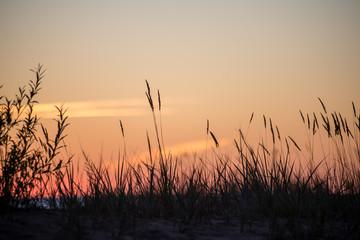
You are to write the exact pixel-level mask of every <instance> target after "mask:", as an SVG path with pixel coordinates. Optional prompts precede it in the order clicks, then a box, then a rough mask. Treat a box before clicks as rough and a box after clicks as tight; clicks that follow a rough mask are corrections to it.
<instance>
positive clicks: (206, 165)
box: [1, 68, 360, 239]
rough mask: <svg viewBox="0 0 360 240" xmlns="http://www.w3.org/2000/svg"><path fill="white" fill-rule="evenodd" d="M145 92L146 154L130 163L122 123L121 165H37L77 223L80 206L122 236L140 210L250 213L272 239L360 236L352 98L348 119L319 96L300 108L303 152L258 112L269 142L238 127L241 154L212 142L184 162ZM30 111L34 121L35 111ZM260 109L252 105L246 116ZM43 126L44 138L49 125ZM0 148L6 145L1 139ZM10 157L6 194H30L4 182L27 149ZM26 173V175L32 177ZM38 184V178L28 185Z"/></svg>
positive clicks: (234, 216) (183, 221)
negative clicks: (311, 108) (309, 108)
mask: <svg viewBox="0 0 360 240" xmlns="http://www.w3.org/2000/svg"><path fill="white" fill-rule="evenodd" d="M40 70H41V68H39V71H40ZM37 76H42V74H37ZM35 86H36V85H35ZM34 89H36V87H34ZM146 90H147V91H146V97H147V100H148V102H149V105H150V110H151V113H152V115H153V121H154V129H155V133H156V143H155V145H156V148H153V147H152V143H151V141H150V139H149V137H148V136H147V142H148V153H149V156H148V158H146V159H141V160H140V161H138V162H135V163H134V162H131V160H130V159H128V158H127V156H126V149H125V148H126V147H125V146H126V145H125V136H124V127H123V123H122V122H121V121H120V128H121V132H122V136H123V139H124V151H123V155H120V154H119V157H118V160H117V164H116V166H117V167H116V168H115V170H114V169H110V167H109V166H107V165H105V164H104V162H103V161H100V162H99V163H98V164H95V163H94V161H93V160H92V159H90V157H89V156H87V155H86V154H85V153H84V154H83V157H84V161H85V163H86V167H85V170H84V173H85V175H84V176H83V179H82V180H80V179H79V178H76V177H75V174H74V166H73V163H70V164H69V165H66V169H65V170H63V171H60V172H59V169H60V167H62V166H63V165H60V166H59V167H58V166H55V168H49V169H47V168H45V169H46V170H48V171H41V172H39V174H40V173H41V174H45V173H46V174H55V175H56V176H61V177H58V178H56V181H55V182H52V185H51V186H52V187H50V184H43V185H41V184H40V183H43V182H44V180H43V179H44V177H42V176H43V175H41V178H39V180H38V178H35V179H36V181H38V182H39V184H40V185H36V186H38V187H39V186H41V187H44V188H46V191H48V192H51V193H52V198H51V199H52V203H53V204H52V205H51V206H52V208H54V209H61V210H63V211H65V212H67V213H69V218H71V219H75V220H74V221H75V222H77V221H78V216H79V214H90V215H95V216H99V217H106V218H111V219H113V221H115V222H117V223H118V226H119V231H118V232H117V234H118V235H121V234H122V233H123V232H124V231H125V230H124V229H129V228H132V229H136V224H137V219H139V218H148V219H151V218H164V219H169V220H171V221H174V223H175V224H177V226H178V227H179V231H191V229H192V227H194V226H195V225H196V223H198V222H207V223H209V226H211V221H212V219H215V218H216V219H218V218H220V219H223V220H224V221H225V222H231V221H237V222H240V223H241V224H240V228H241V229H240V230H243V229H244V227H245V226H247V225H251V224H252V222H253V221H254V220H262V221H263V222H264V224H268V226H269V238H270V239H285V238H292V239H333V238H339V237H342V238H343V239H358V238H359V237H360V218H359V216H360V195H359V194H360V167H359V166H360V110H357V109H356V106H355V104H354V103H352V108H353V116H352V120H350V121H348V120H347V119H346V118H345V117H344V116H342V115H341V114H340V113H339V112H333V113H329V112H327V109H326V106H325V104H324V103H323V101H322V100H321V99H319V101H320V104H321V106H322V109H323V111H322V112H320V113H312V114H303V112H302V111H300V117H301V121H302V122H303V124H304V126H305V131H306V133H307V138H308V139H307V140H308V145H309V146H308V150H307V151H306V150H304V149H305V148H304V147H303V146H301V145H299V144H298V143H297V142H296V139H295V138H293V137H290V136H284V135H282V134H281V133H280V131H279V128H278V126H277V125H276V124H275V123H274V122H273V121H272V119H271V118H267V117H266V116H262V118H263V120H264V131H265V132H267V134H269V135H268V136H271V142H270V144H268V145H267V144H266V141H265V140H261V141H260V142H259V143H258V144H251V143H249V142H248V140H247V138H246V134H244V132H243V130H242V129H239V130H238V134H239V136H238V139H236V140H234V147H235V149H236V150H237V151H236V152H237V153H236V155H235V156H226V155H224V154H222V153H221V151H220V150H217V149H216V148H215V149H214V148H213V150H214V153H215V154H213V155H210V154H208V153H207V149H206V152H205V154H204V155H203V156H201V155H200V156H198V157H194V159H193V163H191V164H187V165H186V166H185V165H182V164H180V162H181V161H178V160H179V159H178V158H180V157H181V156H173V155H171V154H170V153H167V152H166V150H165V145H164V141H163V135H162V126H161V125H162V124H161V99H160V93H159V91H158V105H159V108H158V110H157V108H156V107H155V104H156V103H155V102H154V101H153V98H152V95H151V89H150V85H149V83H148V82H147V81H146ZM30 95H31V93H30ZM30 102H31V101H30ZM30 102H29V103H30ZM10 105H11V103H8V105H5V107H3V108H2V110H1V111H2V119H3V122H4V123H5V122H6V116H8V115H9V114H10V113H9V111H10V109H11V107H10ZM7 106H8V107H7ZM14 106H17V105H16V104H15V105H14ZM30 109H31V107H30ZM58 110H59V112H60V120H58V124H59V126H60V127H59V132H60V133H58V135H59V137H57V138H56V139H58V140H56V139H55V140H54V142H53V145H51V146H52V147H50V146H49V145H46V146H48V147H47V149H50V154H49V155H46V154H45V153H48V152H47V151H46V152H45V153H44V154H45V156H48V158H46V159H50V160H52V159H54V157H55V156H56V154H55V153H57V152H58V149H59V147H58V146H61V145H60V144H61V140H62V137H61V136H62V134H63V130H62V129H63V128H65V127H66V123H65V121H66V117H64V111H63V110H62V108H59V109H58ZM157 114H159V115H160V124H159V122H158V121H157V118H156V116H157ZM10 115H11V114H10ZM28 115H29V116H30V117H28V118H29V119H31V112H29V113H28ZM255 117H256V116H254V113H253V114H252V115H251V117H250V121H249V124H252V120H253V119H254V118H255ZM24 121H25V123H26V120H24ZM27 121H30V120H27ZM6 126H8V125H6ZM61 126H63V127H61ZM159 126H160V128H159ZM1 129H6V128H4V127H3V128H1ZM159 129H160V130H159ZM2 131H4V130H2ZM43 132H44V134H45V136H47V134H46V130H44V128H43ZM209 133H210V134H211V137H212V139H213V140H214V145H215V146H216V147H217V146H218V144H219V143H218V141H217V139H216V137H215V134H214V133H213V132H212V131H210V130H209V121H207V126H206V134H207V135H208V134H209ZM58 135H57V136H58ZM1 136H3V135H1ZM32 136H34V137H35V133H34V134H33V135H32ZM206 137H207V136H206ZM2 139H3V138H2ZM46 140H47V141H49V140H48V138H46ZM7 143H9V141H8V142H7ZM17 145H19V144H17ZM20 145H21V144H20ZM43 145H44V144H42V145H41V146H42V147H44V146H43ZM207 145H208V143H207ZM1 146H2V148H3V149H9V147H8V146H7V145H4V140H3V141H2V145H1ZM11 146H12V145H11ZM207 148H208V147H207ZM10 149H12V148H10ZM154 149H157V150H156V151H154ZM14 151H15V150H14ZM15 152H16V151H15ZM16 153H17V152H16ZM17 154H19V153H17ZM3 155H4V154H2V156H3ZM4 156H9V157H7V158H2V162H4V163H2V168H1V174H2V175H1V177H2V179H7V180H6V181H4V182H3V181H2V183H3V184H2V188H1V194H2V195H1V196H2V197H3V198H5V196H7V198H9V196H10V198H11V199H25V198H26V199H29V198H30V195H29V194H30V193H28V192H27V191H25V193H23V194H22V195H21V194H20V195H19V194H17V191H16V190H15V189H17V188H19V184H13V185H11V186H12V188H9V187H8V186H9V184H10V183H7V182H9V181H10V180H12V181H13V182H14V180H13V179H17V178H16V176H22V175H21V173H20V172H19V173H17V172H16V173H15V172H14V170H13V173H11V174H9V173H8V171H9V170H8V168H9V167H7V166H8V165H6V164H8V163H6V162H9V161H10V160H9V159H10V157H11V158H12V159H13V158H15V160H13V161H18V162H16V163H17V164H18V165H21V164H20V162H21V161H20V160H19V159H23V158H24V157H23V156H22V155H20V156H19V155H14V156H13V155H9V154H7V155H4ZM36 156H41V155H36ZM299 156H300V157H299ZM319 156H320V157H319ZM51 157H52V158H51ZM27 159H28V158H27ZM37 159H41V158H40V157H38V158H37ZM50 160H48V161H50ZM55 165H56V164H55ZM45 166H48V165H45ZM51 166H52V165H51ZM42 169H44V168H42ZM25 172H28V173H30V175H31V174H32V172H34V170H32V169H31V168H28V170H26V171H25ZM35 173H36V172H35ZM17 174H18V175H17ZM24 176H28V175H26V174H25V175H24ZM46 176H47V175H46ZM9 179H10V180H9ZM20 179H23V180H22V181H27V180H26V179H27V178H26V177H25V178H20ZM34 181H35V180H34ZM10 182H11V181H10ZM15 182H16V181H15ZM6 184H7V185H6ZM32 187H35V185H28V189H31V188H32ZM49 189H51V191H50V190H49ZM23 191H24V190H23ZM41 191H42V192H44V191H45V190H41ZM31 196H33V195H31ZM42 196H44V195H41V194H39V195H36V196H35V197H40V198H41V197H42Z"/></svg>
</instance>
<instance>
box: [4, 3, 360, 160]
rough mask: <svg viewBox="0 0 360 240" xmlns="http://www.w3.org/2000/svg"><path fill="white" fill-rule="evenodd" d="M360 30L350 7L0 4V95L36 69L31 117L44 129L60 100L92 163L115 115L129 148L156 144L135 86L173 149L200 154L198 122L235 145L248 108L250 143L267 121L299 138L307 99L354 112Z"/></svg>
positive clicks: (359, 8) (114, 127)
mask: <svg viewBox="0 0 360 240" xmlns="http://www.w3.org/2000/svg"><path fill="white" fill-rule="evenodd" d="M359 23H360V1H357V0H354V1H339V0H336V1H334V0H326V1H325V0H324V1H320V0H319V1H310V0H309V1H277V0H274V1H268V0H264V1H240V0H236V1H235V0H234V1H226V0H225V1H212V0H206V1H195V0H192V1H185V0H184V1H170V0H168V1H165V0H164V1H137V0H132V1H67V0H66V1H64V0H62V1H47V0H43V1H39V0H33V1H18V0H9V1H8V0H1V1H0V70H1V71H0V83H1V84H3V85H4V87H3V88H2V89H1V95H3V94H4V95H6V96H8V97H11V96H14V94H15V93H16V91H17V88H18V87H20V86H24V85H26V84H27V83H28V80H29V79H33V74H32V72H30V71H29V69H33V68H35V67H36V66H37V65H38V63H40V64H43V65H44V68H45V69H47V71H46V74H45V78H44V80H43V85H42V91H41V92H40V94H39V95H38V97H37V99H38V100H39V102H40V104H39V106H38V109H37V111H38V113H39V115H40V116H41V117H42V118H43V121H44V122H45V123H46V124H53V122H51V121H49V120H50V119H51V118H53V117H54V116H55V114H56V112H55V111H54V109H55V108H54V107H53V106H54V105H59V104H61V103H64V106H65V107H68V114H69V119H70V120H69V121H70V124H71V125H70V126H69V129H68V134H69V136H68V139H67V143H68V145H69V147H70V151H71V152H72V153H75V154H78V153H79V152H80V148H81V147H82V148H83V149H84V150H85V152H88V153H89V154H92V155H93V156H94V158H96V157H98V156H99V155H100V154H101V153H103V156H104V157H106V158H111V156H113V157H116V154H117V151H118V148H119V146H121V148H122V144H123V140H122V138H121V133H120V127H119V119H121V120H122V122H123V125H124V128H125V137H126V146H127V148H128V151H129V152H132V153H134V154H141V153H142V152H144V151H145V150H146V147H147V142H146V131H148V132H149V135H150V137H151V139H152V141H153V144H155V132H154V127H153V122H152V115H151V110H150V108H149V106H148V103H147V99H146V96H145V91H146V84H145V79H147V80H148V81H149V83H150V86H151V90H152V93H153V97H154V98H155V99H157V96H156V91H157V89H159V90H160V94H161V98H162V106H163V111H162V125H163V132H164V141H165V145H166V147H167V149H173V151H174V152H176V151H180V152H181V151H184V149H187V150H188V151H189V152H191V151H195V150H199V149H200V150H203V149H204V146H205V145H204V143H205V140H206V120H207V119H209V121H210V128H211V130H212V131H213V132H214V134H215V135H216V137H217V138H218V139H219V140H220V145H221V146H225V147H226V146H227V145H228V147H229V148H234V147H233V145H232V139H233V138H238V134H237V129H238V128H239V127H241V128H244V129H247V124H248V122H249V118H250V116H251V113H252V112H255V118H254V126H253V127H254V128H253V129H251V131H250V132H251V133H252V134H253V135H252V137H253V138H254V139H259V138H260V137H261V131H262V130H261V129H262V128H261V127H262V115H263V114H265V115H266V116H268V117H271V118H272V119H273V121H274V122H275V123H276V124H277V125H278V126H279V129H280V130H281V131H282V132H284V135H291V136H294V138H298V139H299V141H300V142H301V141H303V140H301V136H302V135H301V134H302V132H303V127H302V122H301V119H300V117H299V109H302V110H303V112H310V113H312V112H314V111H316V112H318V111H320V110H321V105H320V104H319V102H318V100H317V97H320V98H321V99H322V100H323V101H324V102H325V103H326V106H327V107H328V108H329V110H330V111H333V110H336V111H340V112H342V113H344V115H347V116H350V117H351V112H352V107H351V101H354V102H355V103H356V104H357V106H360V98H359V96H360V95H359V93H360V27H359ZM158 117H159V116H158ZM158 119H159V118H158ZM49 126H50V128H51V125H49ZM249 134H250V133H249ZM211 144H212V143H211ZM211 144H209V145H211ZM212 146H213V145H212ZM224 151H226V150H224Z"/></svg>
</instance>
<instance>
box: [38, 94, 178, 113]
mask: <svg viewBox="0 0 360 240" xmlns="http://www.w3.org/2000/svg"><path fill="white" fill-rule="evenodd" d="M169 101H170V103H171V102H174V101H172V100H168V101H167V102H169ZM62 104H63V105H64V107H65V108H66V109H67V115H68V116H69V117H71V118H80V117H112V116H119V117H132V116H144V115H146V114H149V106H148V104H147V102H146V101H145V100H144V99H143V98H141V99H137V98H134V99H114V100H97V101H78V102H65V103H56V102H53V103H46V104H37V105H35V107H34V109H35V111H36V113H37V114H38V115H39V116H40V117H42V118H54V117H55V116H56V113H57V112H56V108H55V106H61V105H62ZM173 112H174V111H173V108H172V107H164V108H163V109H162V113H163V114H172V113H173Z"/></svg>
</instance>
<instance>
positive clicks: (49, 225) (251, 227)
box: [0, 211, 269, 240]
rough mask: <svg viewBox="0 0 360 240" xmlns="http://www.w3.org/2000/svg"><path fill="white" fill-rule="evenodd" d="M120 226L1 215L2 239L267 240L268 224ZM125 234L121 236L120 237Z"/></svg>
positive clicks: (39, 214)
mask: <svg viewBox="0 0 360 240" xmlns="http://www.w3.org/2000/svg"><path fill="white" fill-rule="evenodd" d="M125 225H127V226H124V224H123V225H121V224H120V223H119V222H114V221H111V220H110V219H103V218H96V217H94V216H91V217H90V216H84V215H80V216H79V217H78V218H69V216H68V215H65V214H64V213H61V212H51V211H21V212H19V211H18V212H15V213H12V214H11V215H5V214H1V215H0V239H1V240H8V239H53V240H57V239H59V240H60V239H124V240H126V239H154V240H162V239H209V240H215V239H248V240H258V239H268V237H269V235H268V233H267V229H268V227H267V224H266V223H265V221H253V222H252V223H251V224H245V225H244V228H243V229H242V230H241V224H240V223H236V222H233V221H232V222H230V223H226V222H225V221H224V220H221V219H218V220H211V221H209V220H208V221H204V222H203V223H196V224H195V225H194V226H192V227H189V226H188V225H184V224H181V223H179V222H177V221H175V220H163V219H136V220H135V222H134V221H133V222H132V223H127V224H125ZM121 232H122V234H121Z"/></svg>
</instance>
